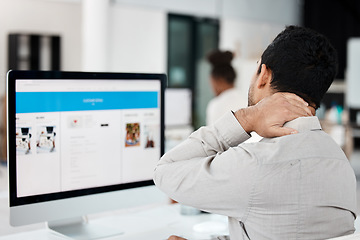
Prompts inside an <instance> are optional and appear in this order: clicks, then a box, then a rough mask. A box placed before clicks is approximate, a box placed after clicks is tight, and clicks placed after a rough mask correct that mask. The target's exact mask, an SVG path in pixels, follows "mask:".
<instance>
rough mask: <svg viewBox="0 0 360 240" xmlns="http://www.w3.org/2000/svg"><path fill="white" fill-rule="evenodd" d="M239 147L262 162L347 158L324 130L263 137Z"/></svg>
mask: <svg viewBox="0 0 360 240" xmlns="http://www.w3.org/2000/svg"><path fill="white" fill-rule="evenodd" d="M239 147H241V148H244V149H245V150H246V151H248V152H249V153H250V154H253V155H254V156H256V158H257V159H258V160H259V161H260V162H261V163H265V162H266V163H275V162H281V161H289V160H292V159H298V160H301V159H310V158H312V159H314V158H316V159H320V158H321V159H338V160H347V158H346V156H345V154H344V152H343V151H342V149H341V147H340V146H339V145H338V144H337V143H336V142H335V141H334V140H333V139H332V138H331V137H330V136H329V135H328V134H326V133H325V132H323V131H322V130H316V131H307V132H302V133H297V134H292V135H287V136H283V137H277V138H263V139H262V140H261V141H259V142H251V143H243V144H240V145H239Z"/></svg>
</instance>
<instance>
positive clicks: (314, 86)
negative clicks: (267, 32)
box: [258, 26, 338, 108]
mask: <svg viewBox="0 0 360 240" xmlns="http://www.w3.org/2000/svg"><path fill="white" fill-rule="evenodd" d="M261 63H262V64H265V65H266V67H267V68H269V69H270V70H271V71H272V81H271V87H272V88H273V89H275V90H276V91H278V92H291V93H295V94H297V95H299V96H300V97H302V98H303V99H304V100H305V101H307V102H309V103H313V104H315V106H314V107H315V108H318V107H319V106H320V101H321V99H322V98H323V96H324V94H325V93H326V91H327V90H328V89H329V87H330V85H331V83H332V82H333V80H334V78H335V76H336V73H337V65H338V62H337V53H336V50H335V48H334V47H333V46H332V45H331V44H330V42H329V41H328V39H327V38H326V37H325V36H323V35H321V34H319V33H317V32H315V31H313V30H311V29H307V28H304V27H298V26H288V27H286V29H285V30H284V31H282V32H281V33H280V34H279V35H278V36H277V37H276V38H275V39H274V41H273V42H272V43H271V44H270V45H269V46H268V47H267V48H266V50H265V51H264V53H263V54H262V56H261ZM260 70H261V64H260V67H259V69H258V73H260Z"/></svg>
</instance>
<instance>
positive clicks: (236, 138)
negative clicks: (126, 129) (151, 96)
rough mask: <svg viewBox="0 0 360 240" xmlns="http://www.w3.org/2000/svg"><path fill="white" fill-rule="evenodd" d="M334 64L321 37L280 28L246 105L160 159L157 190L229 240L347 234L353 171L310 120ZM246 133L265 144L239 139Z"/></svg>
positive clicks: (351, 227)
mask: <svg viewBox="0 0 360 240" xmlns="http://www.w3.org/2000/svg"><path fill="white" fill-rule="evenodd" d="M336 59H337V57H336V51H335V50H334V48H333V47H332V46H331V45H330V44H329V42H328V41H327V39H326V38H325V37H324V36H322V35H320V34H318V33H316V32H314V31H311V30H309V29H305V28H302V27H295V26H290V27H287V28H286V29H285V30H284V31H283V32H281V33H280V34H279V35H278V36H277V37H276V38H275V40H274V41H273V42H272V43H271V44H270V45H269V46H268V47H267V49H266V50H265V51H264V53H263V54H262V57H261V59H260V61H259V62H258V69H257V71H256V73H255V74H254V77H253V79H252V81H251V84H250V88H249V96H248V98H249V107H248V108H244V109H240V110H238V111H236V112H235V113H232V112H229V113H228V114H226V115H224V116H223V117H222V118H221V119H220V120H218V121H217V122H216V123H215V124H214V125H212V126H209V127H203V128H200V129H199V130H197V131H196V132H194V133H193V134H192V135H191V136H190V137H189V138H188V139H187V140H186V141H184V142H183V143H182V144H180V145H179V146H177V147H176V148H174V149H172V150H171V151H169V152H168V153H166V154H165V155H164V156H163V157H162V158H161V159H160V161H159V162H158V165H157V167H156V170H155V176H154V180H155V183H156V185H157V186H158V187H159V188H160V189H161V190H163V191H164V192H166V193H167V194H168V195H169V196H170V197H171V198H172V199H174V200H176V201H178V202H180V203H182V204H185V205H190V206H193V207H196V208H199V209H202V210H204V211H208V212H212V213H217V214H222V215H226V216H228V217H229V231H230V237H231V239H233V240H238V239H256V240H261V239H286V240H290V239H307V240H309V239H327V238H332V237H337V236H342V235H347V234H351V233H353V232H354V219H355V210H356V180H355V175H354V172H353V170H352V168H351V166H350V164H349V162H348V160H347V158H346V156H345V155H344V153H343V152H342V150H341V148H340V147H339V146H338V145H337V144H336V143H335V142H334V141H333V140H332V139H331V137H329V136H328V135H327V134H326V133H324V132H323V131H322V130H321V126H320V124H319V120H318V119H317V118H316V117H315V116H314V115H315V109H316V108H318V107H319V105H320V101H321V99H322V97H323V95H324V94H325V92H326V91H327V89H328V88H329V86H330V85H331V83H332V81H333V79H334V77H335V74H336V66H337V60H336ZM299 96H300V97H301V98H300V97H299ZM302 99H304V100H305V101H306V102H305V101H303V100H302ZM252 131H255V132H257V133H258V134H259V135H261V136H263V137H264V139H263V140H262V141H260V142H257V143H243V142H244V141H245V140H247V139H248V138H249V137H250V136H249V133H250V132H252ZM172 238H173V239H175V237H172Z"/></svg>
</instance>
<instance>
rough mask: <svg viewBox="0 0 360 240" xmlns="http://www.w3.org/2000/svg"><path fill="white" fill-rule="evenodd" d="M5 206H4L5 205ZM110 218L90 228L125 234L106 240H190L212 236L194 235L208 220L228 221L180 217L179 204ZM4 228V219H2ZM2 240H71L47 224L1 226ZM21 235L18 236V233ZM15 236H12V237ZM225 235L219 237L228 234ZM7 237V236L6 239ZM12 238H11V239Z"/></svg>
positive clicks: (96, 218) (98, 218) (211, 216)
mask: <svg viewBox="0 0 360 240" xmlns="http://www.w3.org/2000/svg"><path fill="white" fill-rule="evenodd" d="M1 204H3V203H1ZM106 215H107V216H90V218H89V222H90V224H96V225H101V226H104V227H106V228H118V229H120V230H121V231H124V233H123V234H121V235H117V236H112V237H106V238H104V239H106V240H115V239H116V240H141V239H144V240H145V239H146V240H152V239H154V240H164V239H167V237H169V236H170V235H173V234H175V235H180V236H184V237H187V238H189V239H209V238H210V236H209V235H208V234H199V233H196V232H194V231H193V226H194V225H195V224H197V223H201V222H204V221H208V220H216V221H222V222H225V223H226V221H227V219H226V217H224V216H218V215H214V214H199V215H192V216H186V215H181V214H180V206H179V204H174V205H163V206H154V207H152V208H150V209H141V210H140V209H136V210H135V209H133V210H132V211H129V212H127V213H125V212H123V213H116V212H115V213H112V214H110V213H108V214H106ZM1 219H2V221H1V223H2V224H4V223H5V220H4V215H3V214H2V216H1ZM1 230H4V231H1V233H0V235H3V236H0V240H5V239H8V240H20V239H52V240H55V239H56V240H57V239H68V238H66V237H64V236H62V235H60V234H57V233H55V232H53V231H52V230H49V229H47V228H46V227H45V224H35V225H31V226H27V227H19V228H13V227H11V226H9V224H8V223H7V224H6V226H4V225H2V226H1ZM16 232H17V233H16ZM11 233H12V234H11ZM226 233H227V232H222V233H219V234H226ZM4 234H5V235H4ZM9 234H10V235H9Z"/></svg>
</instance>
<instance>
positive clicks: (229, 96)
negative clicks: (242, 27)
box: [206, 50, 247, 125]
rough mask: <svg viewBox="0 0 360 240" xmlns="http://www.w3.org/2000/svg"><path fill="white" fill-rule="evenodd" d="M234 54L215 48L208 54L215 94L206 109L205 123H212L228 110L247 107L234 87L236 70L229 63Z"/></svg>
mask: <svg viewBox="0 0 360 240" xmlns="http://www.w3.org/2000/svg"><path fill="white" fill-rule="evenodd" d="M233 57H234V54H233V53H232V52H230V51H220V50H215V51H213V52H211V53H210V54H209V55H208V61H209V62H210V64H211V65H212V70H211V75H210V82H211V86H212V89H213V92H214V94H215V96H216V97H215V98H213V99H212V100H211V101H210V102H209V104H208V105H207V109H206V125H211V124H213V123H214V122H215V121H216V120H217V119H219V118H220V117H221V116H222V115H223V114H225V113H226V112H228V111H231V110H232V111H236V110H238V109H239V108H244V107H247V102H244V100H243V99H244V98H243V97H241V93H240V91H239V90H238V89H236V88H235V79H236V72H235V70H234V68H233V67H232V65H231V61H232V59H233Z"/></svg>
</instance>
